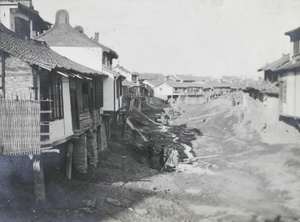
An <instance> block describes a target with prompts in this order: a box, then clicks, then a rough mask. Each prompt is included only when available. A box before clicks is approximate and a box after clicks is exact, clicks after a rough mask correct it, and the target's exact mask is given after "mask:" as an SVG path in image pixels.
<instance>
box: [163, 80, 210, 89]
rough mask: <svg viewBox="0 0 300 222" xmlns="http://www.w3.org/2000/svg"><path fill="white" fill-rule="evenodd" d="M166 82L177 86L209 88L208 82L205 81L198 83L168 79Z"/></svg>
mask: <svg viewBox="0 0 300 222" xmlns="http://www.w3.org/2000/svg"><path fill="white" fill-rule="evenodd" d="M165 83H166V84H168V85H169V86H172V87H176V88H189V87H193V88H207V84H205V83H197V82H175V81H166V82H165Z"/></svg>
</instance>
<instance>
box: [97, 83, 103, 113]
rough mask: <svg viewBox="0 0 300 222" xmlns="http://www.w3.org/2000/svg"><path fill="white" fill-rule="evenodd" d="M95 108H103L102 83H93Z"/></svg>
mask: <svg viewBox="0 0 300 222" xmlns="http://www.w3.org/2000/svg"><path fill="white" fill-rule="evenodd" d="M95 106H96V108H100V107H103V81H102V80H97V81H96V82H95Z"/></svg>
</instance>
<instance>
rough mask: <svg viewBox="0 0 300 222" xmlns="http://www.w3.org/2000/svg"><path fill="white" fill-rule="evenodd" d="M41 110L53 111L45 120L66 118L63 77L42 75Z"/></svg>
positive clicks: (54, 74)
mask: <svg viewBox="0 0 300 222" xmlns="http://www.w3.org/2000/svg"><path fill="white" fill-rule="evenodd" d="M40 88H41V101H42V102H41V110H42V111H51V113H50V115H49V116H48V117H45V119H49V120H54V119H61V118H63V117H64V108H63V89H62V77H61V76H60V75H58V74H56V73H49V74H46V75H41V87H40Z"/></svg>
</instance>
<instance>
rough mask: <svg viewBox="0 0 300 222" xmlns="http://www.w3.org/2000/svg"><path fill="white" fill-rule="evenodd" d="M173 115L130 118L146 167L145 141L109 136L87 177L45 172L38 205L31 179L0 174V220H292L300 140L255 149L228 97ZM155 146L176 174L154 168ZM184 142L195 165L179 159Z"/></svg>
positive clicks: (299, 190) (297, 217) (254, 135)
mask: <svg viewBox="0 0 300 222" xmlns="http://www.w3.org/2000/svg"><path fill="white" fill-rule="evenodd" d="M156 108H157V107H153V106H152V107H151V106H144V107H143V112H144V113H145V114H146V115H147V116H149V117H150V118H151V119H154V116H155V113H159V112H161V110H159V109H156ZM177 109H178V110H180V112H181V115H180V116H177V117H176V119H172V120H170V124H169V126H168V127H167V128H164V127H162V126H160V125H157V124H154V123H151V122H149V120H147V119H146V118H144V117H142V116H141V115H140V114H138V113H137V112H134V113H133V115H132V118H131V120H132V122H133V124H134V125H135V126H136V127H137V128H138V129H140V131H141V132H142V133H143V134H144V135H145V136H146V138H147V139H148V140H149V142H147V143H150V142H151V143H153V144H154V145H155V148H156V150H155V153H154V154H155V157H154V164H153V168H150V167H149V166H148V161H147V155H146V151H145V146H146V145H147V143H145V142H143V141H142V140H141V139H139V138H135V139H133V138H134V135H133V134H132V133H131V132H130V131H129V130H127V137H126V138H125V139H124V140H123V139H120V137H119V136H118V135H115V136H114V137H113V139H112V140H111V141H110V142H109V149H107V150H105V151H104V152H102V153H101V154H100V159H99V164H98V166H97V167H96V168H91V167H90V168H89V172H88V173H87V174H85V175H82V174H76V172H74V173H73V179H71V180H68V179H67V178H66V177H65V176H64V175H63V174H62V173H61V172H60V169H58V168H57V167H49V168H48V169H45V175H46V195H47V196H46V198H47V201H46V203H43V204H42V203H38V204H36V203H35V201H34V198H33V197H32V181H31V180H29V179H28V178H30V176H28V177H27V176H26V175H24V174H22V175H21V174H20V173H18V172H19V170H16V169H15V170H11V172H10V173H9V174H5V172H4V171H3V170H2V171H1V174H2V175H1V189H0V194H1V201H0V221H107V222H108V221H186V222H188V221H189V222H192V221H251V222H256V221H257V222H258V221H277V222H278V221H300V210H299V209H300V171H299V169H300V149H299V145H298V144H292V143H291V144H266V143H262V142H261V138H260V132H255V131H253V130H252V129H251V123H249V122H247V121H244V120H243V115H242V111H241V110H242V108H241V106H235V107H232V106H231V101H229V100H225V99H223V100H222V99H219V100H216V101H212V102H210V103H208V104H203V105H182V106H180V107H177ZM174 136H175V137H174ZM174 139H175V140H174ZM176 139H177V140H176ZM162 145H166V146H169V147H171V148H176V149H178V150H179V153H180V160H181V163H180V165H179V169H180V172H179V173H175V172H174V171H163V172H160V165H159V161H158V159H159V156H158V155H159V148H160V147H161V146H162ZM185 145H187V146H192V147H193V150H192V154H193V156H194V157H198V159H197V158H192V159H190V160H191V161H189V162H188V161H187V160H186V158H187V157H188V155H187V153H186V152H185V148H186V146H185ZM1 161H2V167H3V166H4V167H5V166H6V167H7V166H12V165H18V164H19V165H18V166H20V164H22V166H23V169H25V170H26V169H27V171H26V172H28V175H30V167H28V166H27V162H28V161H27V160H24V159H23V158H17V159H2V160H1ZM184 161H185V163H184Z"/></svg>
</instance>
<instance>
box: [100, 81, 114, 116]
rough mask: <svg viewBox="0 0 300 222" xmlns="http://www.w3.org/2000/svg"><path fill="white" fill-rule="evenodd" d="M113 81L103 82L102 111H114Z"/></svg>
mask: <svg viewBox="0 0 300 222" xmlns="http://www.w3.org/2000/svg"><path fill="white" fill-rule="evenodd" d="M113 85H114V80H113V79H112V78H106V79H105V80H104V81H103V95H104V98H103V111H114V87H113Z"/></svg>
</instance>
